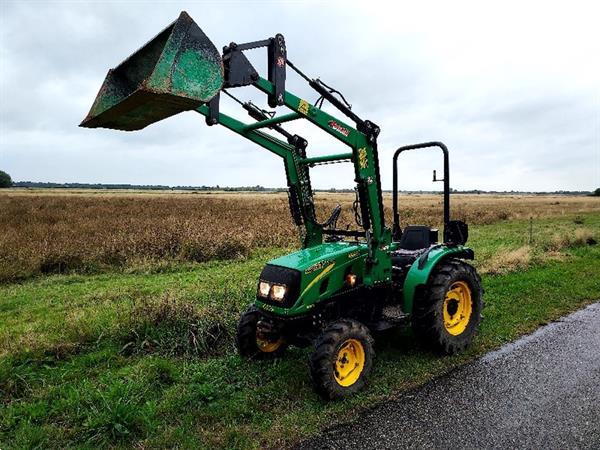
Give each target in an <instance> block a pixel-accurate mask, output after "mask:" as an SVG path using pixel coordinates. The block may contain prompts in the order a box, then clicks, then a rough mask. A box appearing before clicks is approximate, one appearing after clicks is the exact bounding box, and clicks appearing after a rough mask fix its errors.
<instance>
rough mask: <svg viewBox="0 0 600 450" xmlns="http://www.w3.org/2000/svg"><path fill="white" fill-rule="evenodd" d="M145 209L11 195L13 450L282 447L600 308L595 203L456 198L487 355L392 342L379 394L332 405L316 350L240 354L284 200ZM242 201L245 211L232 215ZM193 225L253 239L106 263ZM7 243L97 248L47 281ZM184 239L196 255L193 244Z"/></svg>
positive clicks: (9, 431)
mask: <svg viewBox="0 0 600 450" xmlns="http://www.w3.org/2000/svg"><path fill="white" fill-rule="evenodd" d="M136 195H138V194H127V195H117V194H109V195H100V194H98V195H97V197H96V196H93V195H92V196H90V195H89V194H85V195H84V194H76V193H70V194H69V195H56V194H51V195H49V194H45V193H35V194H34V195H31V193H19V192H17V193H11V194H9V195H6V194H1V195H0V203H1V205H2V209H0V221H1V224H2V227H3V228H2V229H3V230H4V229H6V230H8V232H7V233H6V234H5V235H4V236H3V237H2V238H1V239H3V240H2V246H1V247H0V249H2V253H1V255H2V256H1V257H2V258H3V259H2V261H1V263H2V270H3V274H5V275H4V276H5V278H4V283H3V284H2V285H1V286H0V448H1V449H5V448H36V447H37V448H49V447H70V446H77V447H89V448H95V447H116V448H119V447H131V446H135V447H138V448H148V447H150V448H154V447H173V446H174V445H175V444H176V443H177V444H179V446H180V447H183V448H215V447H225V448H255V447H267V448H280V447H286V446H289V445H291V444H293V443H294V442H297V441H298V440H299V439H301V438H302V437H306V436H309V435H311V434H312V433H315V432H317V431H318V430H320V429H322V428H323V427H326V426H329V425H333V424H335V423H339V422H341V421H347V420H349V419H351V418H353V417H355V416H356V414H357V413H358V411H360V410H361V409H362V408H365V407H368V406H369V405H372V404H374V403H375V402H378V401H381V400H383V399H385V398H387V397H389V396H393V395H394V394H395V393H397V392H399V391H402V390H405V389H407V388H410V387H413V386H416V385H419V384H421V383H423V382H426V381H427V380H429V379H431V378H432V377H435V376H438V375H440V374H443V373H444V372H447V371H448V370H451V369H452V368H454V367H456V366H458V365H460V364H464V363H465V362H467V361H469V360H470V359H473V358H475V357H476V356H478V355H481V354H483V353H485V352H487V351H489V350H491V349H493V348H497V347H498V346H500V345H502V344H503V343H506V342H509V341H511V340H514V339H515V338H517V337H518V336H520V335H522V334H524V333H528V332H531V331H533V330H534V329H535V328H537V327H538V326H540V325H541V324H543V323H546V322H548V321H550V320H553V319H556V318H558V317H560V316H562V315H564V314H565V313H567V312H569V311H572V310H574V309H577V308H580V307H581V306H582V305H584V304H586V303H589V302H591V301H594V300H597V299H598V298H600V279H599V277H598V276H597V274H598V273H600V245H595V244H594V243H595V242H598V241H600V202H599V201H598V199H593V198H584V197H577V198H571V197H523V198H510V197H508V198H504V197H503V198H495V197H487V196H482V197H475V198H471V197H464V198H461V197H460V196H457V199H456V202H455V205H456V207H455V211H456V212H457V216H458V217H461V216H462V217H465V218H467V219H469V218H470V219H471V220H470V221H471V228H470V231H471V236H470V241H469V244H470V245H471V246H472V247H473V248H474V249H475V252H476V258H477V259H476V261H475V264H476V266H477V267H478V269H479V270H480V272H482V273H483V283H484V287H485V290H486V293H485V302H486V308H485V309H484V320H483V323H482V327H481V332H480V334H479V335H478V337H477V338H476V341H475V344H474V346H473V347H472V348H471V349H470V350H469V351H468V352H467V353H465V354H462V355H459V356H454V357H438V356H436V355H433V354H431V353H428V352H427V351H425V350H423V349H421V348H420V347H419V346H418V344H417V343H416V342H415V341H414V339H413V338H412V335H411V332H410V330H400V331H395V332H393V333H389V334H386V335H383V336H378V337H377V341H376V342H377V353H378V355H377V363H376V366H375V371H374V374H373V376H372V379H371V383H370V386H369V387H368V388H367V389H366V390H365V391H363V392H362V393H361V394H359V395H358V396H356V397H354V398H352V399H349V400H347V401H344V402H335V403H324V402H322V401H321V400H319V398H318V397H317V396H316V395H315V394H314V393H313V391H312V390H311V388H310V384H309V381H308V373H307V368H306V364H305V363H306V359H307V356H308V351H309V350H300V349H291V350H290V351H289V352H288V354H287V355H286V356H285V357H284V358H283V359H282V360H280V361H277V362H247V361H244V360H242V359H240V358H239V357H238V356H237V355H236V354H235V352H234V348H233V332H234V327H235V323H236V320H237V318H238V315H239V313H240V312H241V311H243V310H244V309H245V308H246V306H247V305H248V304H249V303H250V302H251V301H252V298H253V296H254V292H255V289H256V276H257V274H258V273H259V271H260V269H261V268H262V265H263V264H264V263H265V262H266V261H267V260H268V259H269V258H271V257H273V256H275V255H279V254H281V253H282V252H284V251H285V249H286V248H288V247H290V246H291V245H292V244H293V243H294V239H295V237H294V236H293V234H292V233H293V231H294V230H293V228H290V227H289V219H288V216H287V211H286V210H285V209H284V208H285V201H286V200H285V197H283V196H281V195H279V194H265V195H264V196H261V197H256V196H252V197H247V196H240V195H237V196H235V195H220V194H214V196H210V195H201V194H198V195H194V194H188V195H183V194H182V195H176V196H169V195H162V194H161V195H144V194H139V197H137V196H136ZM329 197H331V196H329ZM342 197H343V196H342ZM340 200H342V201H343V202H342V201H340ZM336 201H339V202H340V203H342V204H343V206H346V203H344V202H350V201H351V197H347V196H346V198H340V196H339V194H338V195H337V196H335V197H331V198H328V196H327V195H325V196H323V200H322V202H323V203H322V204H321V208H323V210H326V209H330V208H329V206H330V205H331V204H333V203H334V202H336ZM437 201H438V199H437V198H435V199H434V198H432V197H419V196H414V197H413V196H411V197H410V198H406V199H403V202H404V204H405V205H406V206H407V215H408V216H409V217H412V218H413V219H415V220H414V222H421V221H427V220H435V219H434V216H433V214H432V213H431V211H433V210H436V209H437V207H438V206H439V205H438V203H437ZM232 202H233V203H232ZM234 203H235V204H236V205H237V208H238V210H237V211H235V212H233V213H231V214H233V215H229V216H226V213H225V212H224V208H225V206H228V207H229V206H232V205H233V204H234ZM207 205H208V207H209V209H208V210H207V209H206V208H207ZM432 205H433V206H432ZM19 208H21V209H19ZM221 210H223V211H221ZM212 214H216V215H217V218H215V217H209V216H211V215H212ZM265 214H271V215H273V217H281V220H282V221H284V220H285V225H284V224H283V223H282V224H281V225H280V226H281V229H278V228H277V227H273V226H271V227H270V228H268V229H269V233H268V236H264V233H262V232H261V231H260V230H258V229H256V228H253V227H260V226H262V225H261V224H264V223H265V222H262V221H264V220H267V219H266V218H265V216H264V215H265ZM15 215H16V216H17V217H14V216H15ZM78 216H81V218H80V219H77V217H78ZM50 217H53V218H54V219H53V220H54V222H52V221H51V220H50V219H49V218H50ZM223 217H227V219H226V220H224V221H221V220H219V219H220V218H223ZM530 217H533V219H530ZM186 218H187V219H186ZM185 220H188V221H189V227H188V228H187V230H204V233H206V234H205V235H204V236H201V234H198V235H197V236H198V237H197V239H198V241H197V242H198V243H199V244H201V245H206V246H216V245H217V244H216V243H215V242H217V241H219V240H220V239H225V237H226V236H227V233H231V235H235V234H236V233H238V232H239V230H240V229H243V231H244V232H245V233H248V236H250V237H249V239H254V240H251V241H250V242H249V243H248V242H246V241H243V242H244V245H246V247H244V251H243V252H240V253H236V252H234V253H232V254H220V253H215V254H214V255H212V256H211V257H206V258H204V259H200V260H201V261H204V262H195V261H196V260H195V259H193V258H186V257H184V256H182V254H180V253H176V252H174V253H172V254H162V253H160V252H159V253H154V254H153V253H152V252H153V251H154V250H147V248H146V247H144V246H139V247H138V246H136V245H132V246H131V247H130V248H129V249H130V250H128V251H131V253H129V254H128V255H129V256H127V258H125V260H118V261H116V262H113V261H112V260H105V261H103V262H102V264H100V262H101V261H102V260H101V259H94V258H93V257H92V256H93V255H99V254H101V252H100V250H98V249H102V248H105V247H103V246H107V247H106V248H110V247H108V244H106V242H104V241H103V240H106V239H108V240H110V239H114V240H113V244H111V245H113V246H114V248H117V249H118V248H119V246H120V245H121V244H120V243H122V242H127V241H126V237H127V236H129V238H127V239H135V237H134V235H135V234H136V233H135V230H136V229H137V228H138V227H139V226H140V224H141V225H143V226H141V227H139V228H140V229H141V230H142V231H141V232H140V233H141V234H142V235H143V239H142V238H140V241H136V242H147V243H148V245H150V243H152V242H154V241H153V239H154V238H155V237H153V236H154V235H153V234H152V233H153V231H152V230H153V229H155V228H154V227H159V228H156V230H160V233H166V234H167V235H168V232H169V230H171V231H173V230H178V229H179V228H180V226H181V224H182V223H184V222H183V221H185ZM411 221H412V220H411ZM136 222H137V223H136ZM163 222H167V225H164V224H163ZM18 223H20V225H18ZM203 223H204V225H203ZM340 223H342V222H340ZM207 224H213V225H212V226H220V227H221V228H219V230H220V231H219V232H218V233H214V232H210V230H211V225H207ZM215 224H217V225H215ZM278 226H279V225H278ZM203 227H204V228H203ZM285 227H288V228H285ZM224 230H227V231H224ZM156 232H157V233H158V231H156ZM189 232H190V233H191V231H189ZM26 233H28V234H26ZM52 233H53V234H52ZM144 233H147V234H144ZM198 233H200V231H198ZM223 233H225V234H223ZM7 234H8V235H10V236H12V237H13V239H18V242H19V243H20V245H21V246H22V247H27V249H28V250H22V252H24V253H23V254H30V253H27V252H31V254H35V253H36V251H38V252H39V251H41V250H40V249H43V248H45V247H44V245H46V246H50V245H58V244H50V243H49V242H50V241H51V239H50V238H49V237H48V236H53V238H52V239H54V241H57V242H61V243H65V242H67V241H68V237H69V236H70V237H71V238H72V239H74V240H75V241H76V244H73V246H69V247H68V249H77V247H78V246H84V247H86V248H85V251H82V253H81V254H80V255H81V257H82V258H83V259H82V265H80V266H77V265H75V266H73V267H69V268H62V269H60V270H57V271H59V272H61V271H63V272H67V273H59V274H46V275H42V274H43V273H44V271H43V270H40V269H39V267H38V268H37V269H35V267H36V266H35V264H34V263H32V261H37V260H35V259H27V258H25V257H23V259H14V258H15V255H17V256H18V255H19V249H18V246H17V245H16V244H14V243H13V242H12V241H11V240H10V239H8V238H7V237H6V235H7ZM175 236H176V237H172V239H173V240H176V239H183V241H180V242H187V241H185V239H187V238H188V237H189V236H191V235H185V234H175ZM194 236H195V235H194ZM207 236H209V237H210V238H209V239H208V238H207ZM223 236H225V237H223ZM252 236H254V237H252ZM261 236H262V239H263V240H260V238H261ZM201 237H202V239H200V238H201ZM184 238H185V239H184ZM40 239H41V241H40ZM44 239H46V241H44ZM120 239H124V240H123V241H121V240H120ZM54 241H53V242H54ZM165 241H168V239H166V240H165ZM165 241H160V242H161V244H156V246H157V247H161V246H162V245H163V244H162V243H163V242H165ZM41 242H46V243H45V244H42V243H41ZM88 247H89V248H88ZM126 248H128V247H126ZM152 248H155V247H152ZM132 249H133V250H132ZM147 251H148V252H149V253H145V252H147ZM9 252H11V253H9ZM87 252H89V253H87ZM48 254H50V253H48ZM64 254H65V255H66V254H69V252H65V253H64ZM87 255H92V256H90V259H85V258H87V257H88V256H87ZM161 255H162V256H161ZM11 263H12V266H13V268H12V269H10V270H12V272H10V270H9V269H6V267H7V266H9V265H10V264H11ZM19 264H22V265H19ZM27 264H31V265H27ZM49 272H52V271H49ZM7 274H8V275H7ZM11 274H12V275H11ZM15 274H16V275H15ZM16 279H20V280H21V281H19V282H14V281H11V280H16Z"/></svg>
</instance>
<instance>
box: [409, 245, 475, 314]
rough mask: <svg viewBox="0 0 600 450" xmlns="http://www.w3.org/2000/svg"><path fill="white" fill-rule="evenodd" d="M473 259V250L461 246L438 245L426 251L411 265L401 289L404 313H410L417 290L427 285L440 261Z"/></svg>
mask: <svg viewBox="0 0 600 450" xmlns="http://www.w3.org/2000/svg"><path fill="white" fill-rule="evenodd" d="M474 257H475V254H474V252H473V250H472V249H470V248H468V247H464V246H462V245H457V246H454V247H446V246H445V245H438V246H433V247H431V248H430V249H429V250H427V251H426V252H425V253H424V254H423V255H421V256H420V257H419V258H417V260H416V261H415V262H414V263H413V264H412V266H411V267H410V269H409V270H408V274H407V275H406V278H405V280H404V287H403V289H402V296H403V305H402V308H403V310H404V312H406V313H408V314H411V313H412V310H413V304H414V299H415V293H416V292H417V289H421V288H423V287H425V286H426V285H427V282H428V280H429V276H430V275H431V272H432V271H433V269H434V268H435V267H436V266H437V265H438V264H439V263H440V262H441V261H443V260H444V259H446V258H460V259H473V258H474Z"/></svg>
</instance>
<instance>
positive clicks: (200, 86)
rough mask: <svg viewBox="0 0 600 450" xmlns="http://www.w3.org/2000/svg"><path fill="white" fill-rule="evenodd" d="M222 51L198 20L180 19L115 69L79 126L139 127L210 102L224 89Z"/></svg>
mask: <svg viewBox="0 0 600 450" xmlns="http://www.w3.org/2000/svg"><path fill="white" fill-rule="evenodd" d="M223 80H224V79H223V61H222V59H221V54H220V53H219V51H218V50H217V49H216V47H215V46H214V44H213V43H212V42H211V40H210V39H208V37H207V36H206V35H205V34H204V33H203V32H202V30H201V29H200V27H199V26H198V25H197V24H196V22H194V20H193V19H192V18H191V17H190V16H189V15H188V14H187V13H186V12H185V11H183V12H182V13H181V14H180V15H179V18H178V19H177V20H176V21H175V22H173V23H172V24H171V25H169V26H168V27H167V28H165V29H164V30H163V31H161V32H160V33H159V34H158V35H157V36H156V37H154V38H153V39H152V40H150V41H149V42H148V43H147V44H146V45H144V46H143V47H142V48H140V49H139V50H138V51H136V52H135V53H133V54H132V55H131V56H130V57H129V58H127V59H126V60H125V61H123V62H122V63H121V64H119V65H118V66H117V67H115V68H114V69H111V70H109V71H108V74H107V75H106V79H105V80H104V83H103V84H102V87H101V88H100V91H99V92H98V95H97V96H96V100H95V101H94V104H93V105H92V108H91V109H90V112H89V113H88V115H87V117H86V118H85V119H84V120H83V122H81V124H80V125H79V126H81V127H86V128H98V127H100V128H111V129H114V130H124V131H134V130H141V129H142V128H145V127H146V126H148V125H150V124H152V123H154V122H158V121H159V120H163V119H166V118H167V117H170V116H173V115H175V114H177V113H180V112H182V111H189V110H192V109H196V108H198V107H199V106H200V105H202V104H203V103H208V102H209V101H210V100H211V99H212V98H213V97H214V96H215V95H217V94H218V93H219V91H220V90H221V88H222V87H223Z"/></svg>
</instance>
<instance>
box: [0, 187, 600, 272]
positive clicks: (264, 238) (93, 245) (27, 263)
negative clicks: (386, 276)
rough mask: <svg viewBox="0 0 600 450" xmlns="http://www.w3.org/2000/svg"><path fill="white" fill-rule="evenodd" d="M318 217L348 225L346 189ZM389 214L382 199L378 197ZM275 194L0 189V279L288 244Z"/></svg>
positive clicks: (558, 200)
mask: <svg viewBox="0 0 600 450" xmlns="http://www.w3.org/2000/svg"><path fill="white" fill-rule="evenodd" d="M317 197H318V198H317V212H318V216H319V219H320V220H322V221H323V220H325V219H326V218H327V216H328V213H329V212H330V211H331V210H332V208H333V207H334V206H335V205H336V204H337V203H340V204H341V205H342V207H343V211H344V212H343V214H342V216H341V218H340V220H339V221H338V226H339V227H344V228H345V227H346V225H347V224H354V219H353V215H352V209H351V205H352V202H353V200H354V196H353V195H351V194H329V193H327V194H318V196H317ZM385 203H386V208H385V209H386V211H385V212H386V216H387V218H388V221H389V220H390V219H391V208H390V206H391V199H390V196H389V195H386V196H385ZM441 204H442V203H441V198H440V197H439V196H431V195H410V196H407V195H403V196H401V214H402V220H403V222H404V223H413V224H417V223H423V224H438V223H439V222H440V219H441ZM599 209H600V201H598V199H594V198H590V197H538V196H535V197H533V196H532V197H526V196H486V195H481V196H461V195H457V196H455V197H454V198H453V216H454V217H455V218H460V219H463V220H466V221H467V222H469V223H470V224H486V223H493V222H496V221H498V220H508V219H516V218H524V217H531V216H533V217H549V216H557V215H562V214H566V213H577V212H585V211H590V210H599ZM297 243H298V235H297V230H296V228H295V227H294V226H293V224H292V222H291V219H290V216H289V211H288V206H287V196H286V194H285V193H279V194H237V193H236V194H223V193H213V194H207V193H202V194H177V193H160V194H138V193H109V194H107V193H102V192H99V191H91V192H90V191H87V192H83V193H78V192H61V191H41V192H40V191H37V192H28V191H25V190H24V191H18V190H10V191H7V192H2V193H1V194H0V281H9V280H17V279H23V278H26V277H29V276H32V275H36V274H42V273H64V272H69V271H84V272H85V271H96V270H99V269H102V268H106V267H124V266H132V265H138V264H142V263H150V264H152V263H155V262H158V261H161V262H164V261H196V262H202V261H208V260H213V259H234V258H240V257H245V256H247V255H248V254H249V252H251V251H252V250H253V249H256V248H264V247H287V246H293V245H297Z"/></svg>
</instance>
